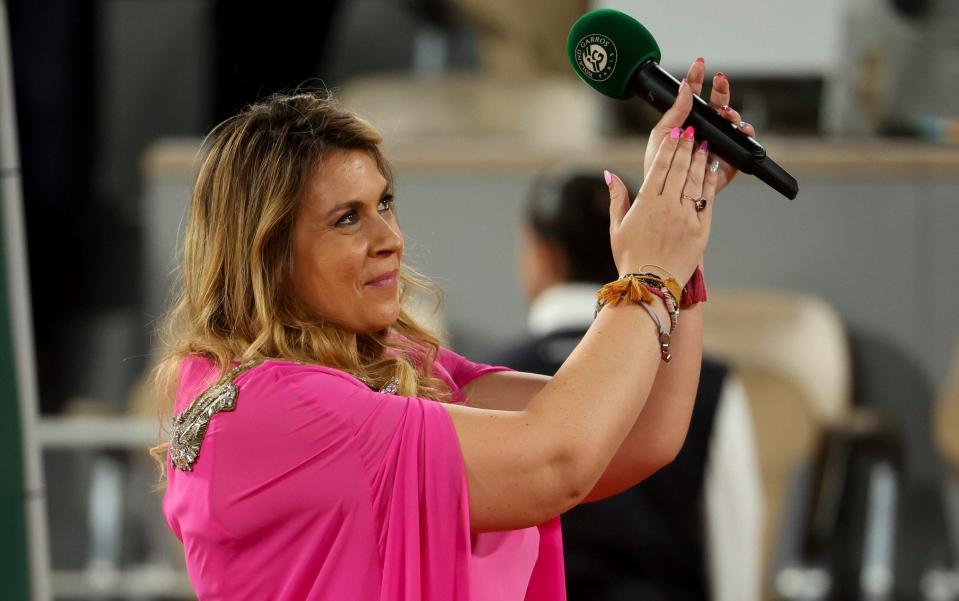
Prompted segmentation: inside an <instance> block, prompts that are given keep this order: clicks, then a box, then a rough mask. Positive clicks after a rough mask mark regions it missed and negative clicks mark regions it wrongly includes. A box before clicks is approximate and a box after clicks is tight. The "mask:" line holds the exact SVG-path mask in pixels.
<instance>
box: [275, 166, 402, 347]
mask: <svg viewBox="0 0 959 601" xmlns="http://www.w3.org/2000/svg"><path fill="white" fill-rule="evenodd" d="M402 258H403V234H402V233H400V228H399V224H398V223H397V221H396V214H395V213H394V211H393V195H392V192H391V190H390V189H389V182H387V181H386V179H385V178H384V177H383V174H381V173H380V172H379V169H377V167H376V162H375V161H374V160H373V158H372V157H370V155H369V154H368V153H366V152H364V151H361V150H344V151H338V152H335V153H333V154H330V155H329V156H327V157H326V158H324V159H323V160H322V161H320V162H319V163H318V164H317V165H316V167H315V168H314V169H313V172H312V173H311V174H310V177H309V179H308V180H307V183H306V188H305V189H304V193H303V197H302V198H301V199H300V206H299V209H298V212H297V215H296V218H295V221H294V224H293V288H294V290H295V292H296V295H297V296H298V297H299V299H300V300H301V301H303V302H304V303H305V304H306V306H307V307H309V308H310V309H311V310H312V311H313V312H314V313H315V314H316V317H317V318H319V319H322V320H324V321H327V322H330V323H333V324H335V325H338V326H340V327H342V328H344V329H346V330H348V331H351V332H354V333H357V334H361V333H372V332H375V331H377V330H382V329H383V328H387V327H389V326H391V325H393V323H394V322H395V321H396V319H397V318H398V317H399V314H400V303H399V269H400V261H401V259H402Z"/></svg>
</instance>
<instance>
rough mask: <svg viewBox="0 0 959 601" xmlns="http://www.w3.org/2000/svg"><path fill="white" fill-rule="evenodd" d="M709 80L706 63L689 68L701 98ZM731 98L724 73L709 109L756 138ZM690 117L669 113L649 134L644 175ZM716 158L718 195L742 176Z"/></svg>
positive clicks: (689, 79)
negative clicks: (666, 139) (671, 134)
mask: <svg viewBox="0 0 959 601" xmlns="http://www.w3.org/2000/svg"><path fill="white" fill-rule="evenodd" d="M705 79H706V62H705V61H704V60H703V59H702V58H697V59H696V62H694V63H693V64H692V66H691V67H689V72H687V73H686V83H688V84H689V87H690V89H691V90H692V92H693V94H696V95H697V96H698V95H699V94H700V93H702V91H703V81H705ZM729 98H730V95H729V79H728V78H727V77H726V74H725V73H723V72H721V71H720V72H718V73H716V75H715V76H713V87H712V91H711V93H710V95H709V106H711V107H713V109H715V110H716V112H717V113H719V114H720V116H722V117H723V118H724V119H726V120H727V121H730V122H732V123H733V124H735V125H736V127H738V128H739V130H740V131H742V132H743V133H744V134H746V135H747V136H750V137H753V138H754V137H756V129H755V128H754V127H753V126H752V125H750V124H749V123H745V122H743V119H742V116H741V115H740V114H739V112H738V111H737V110H736V109H734V108H732V107H730V106H729ZM688 115H689V111H688V109H687V110H686V111H685V112H683V111H682V110H678V111H669V112H667V113H666V114H665V115H664V117H665V118H664V119H662V120H660V122H659V123H657V124H656V127H655V128H654V129H653V131H652V132H651V133H650V135H649V143H648V144H647V146H646V159H645V162H644V165H643V174H646V173H648V172H649V167H650V166H651V165H652V161H653V157H655V156H656V149H658V148H659V146H660V144H661V143H662V141H663V138H664V137H666V136H668V135H669V132H670V131H671V130H672V129H673V128H674V127H680V126H682V124H683V122H684V121H685V120H686V117H687V116H688ZM716 159H718V160H719V172H718V175H719V180H718V181H717V182H716V193H717V194H718V193H719V192H720V191H721V190H722V189H723V188H725V187H726V186H727V185H729V182H731V181H733V179H734V178H735V177H736V174H738V173H739V170H738V169H736V168H735V167H733V166H732V165H730V164H729V163H727V162H726V161H724V160H722V159H720V158H719V157H717V156H715V155H713V154H710V156H709V161H710V162H712V161H713V160H716Z"/></svg>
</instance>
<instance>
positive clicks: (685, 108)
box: [656, 79, 693, 132]
mask: <svg viewBox="0 0 959 601" xmlns="http://www.w3.org/2000/svg"><path fill="white" fill-rule="evenodd" d="M691 110H693V90H692V89H691V88H690V87H689V83H688V82H687V81H686V80H685V79H684V80H683V82H682V83H681V84H679V94H678V95H677V96H676V102H674V103H673V106H671V107H669V110H668V111H666V112H665V113H663V116H662V118H660V120H659V123H657V124H656V129H658V130H660V131H663V132H669V131H670V130H672V129H673V128H674V127H682V125H683V123H684V122H685V121H686V118H687V117H689V112H690V111H691Z"/></svg>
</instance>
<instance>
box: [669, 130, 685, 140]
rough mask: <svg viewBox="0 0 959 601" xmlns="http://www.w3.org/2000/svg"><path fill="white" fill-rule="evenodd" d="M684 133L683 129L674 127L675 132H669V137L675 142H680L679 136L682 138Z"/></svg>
mask: <svg viewBox="0 0 959 601" xmlns="http://www.w3.org/2000/svg"><path fill="white" fill-rule="evenodd" d="M682 133H683V130H681V129H680V128H678V127H674V128H673V130H672V131H671V132H669V137H670V138H672V139H674V140H678V139H679V136H681V135H682Z"/></svg>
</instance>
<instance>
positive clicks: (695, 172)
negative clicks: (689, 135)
mask: <svg viewBox="0 0 959 601" xmlns="http://www.w3.org/2000/svg"><path fill="white" fill-rule="evenodd" d="M708 158H709V143H708V142H706V141H705V140H703V141H702V142H701V143H700V144H699V145H698V146H697V147H696V150H695V152H693V158H692V162H691V163H690V164H689V174H688V175H687V176H686V185H685V186H683V196H687V197H689V198H692V199H694V200H695V199H697V198H699V197H700V196H702V193H703V180H704V179H705V177H706V163H707V159H708ZM689 202H690V201H689V200H687V199H686V198H683V199H681V203H682V204H687V203H689Z"/></svg>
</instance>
